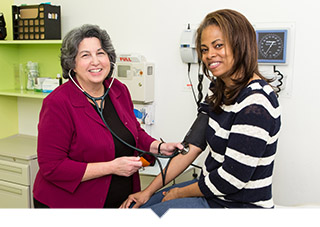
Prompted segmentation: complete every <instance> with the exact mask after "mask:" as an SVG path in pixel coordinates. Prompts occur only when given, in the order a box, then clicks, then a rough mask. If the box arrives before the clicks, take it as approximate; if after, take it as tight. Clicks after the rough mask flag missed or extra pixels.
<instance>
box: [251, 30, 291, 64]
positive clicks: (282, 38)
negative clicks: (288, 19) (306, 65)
mask: <svg viewBox="0 0 320 227" xmlns="http://www.w3.org/2000/svg"><path fill="white" fill-rule="evenodd" d="M256 34H257V44H258V62H259V63H269V64H285V63H286V54H287V34H288V30H287V29H272V30H256Z"/></svg>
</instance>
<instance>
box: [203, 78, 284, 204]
mask: <svg viewBox="0 0 320 227" xmlns="http://www.w3.org/2000/svg"><path fill="white" fill-rule="evenodd" d="M209 95H210V94H209ZM222 110H223V112H222V113H221V114H215V113H214V112H212V111H210V108H209V106H208V105H207V104H206V103H203V104H202V105H201V107H200V111H202V112H205V113H207V114H208V115H209V123H208V127H207V129H206V139H207V142H208V145H209V148H210V151H209V154H208V156H207V158H206V160H205V163H204V166H203V168H202V172H201V175H200V179H199V187H200V190H201V191H202V193H203V194H204V195H205V197H206V199H207V201H208V203H209V205H210V206H211V207H217V206H216V205H215V204H218V206H221V207H227V208H245V207H253V208H256V207H263V208H272V207H273V206H274V204H273V199H272V189H271V186H272V175H273V165H274V158H275V154H276V148H277V141H278V137H279V131H280V126H281V119H280V114H281V113H280V112H281V111H280V107H279V103H278V100H277V97H276V94H275V93H274V92H273V89H272V88H271V86H270V85H268V84H267V82H265V81H264V80H254V81H251V82H250V84H249V85H248V86H247V87H246V88H245V89H243V90H242V91H241V93H240V94H239V96H238V97H237V99H236V101H235V102H234V104H232V105H223V106H222Z"/></svg>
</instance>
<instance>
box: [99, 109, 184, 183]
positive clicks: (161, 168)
mask: <svg viewBox="0 0 320 227" xmlns="http://www.w3.org/2000/svg"><path fill="white" fill-rule="evenodd" d="M96 105H97V104H96ZM98 108H99V107H98V106H96V109H98ZM98 112H99V115H100V117H101V119H102V121H103V123H104V124H105V126H106V127H107V128H108V129H109V131H110V132H111V134H112V135H113V136H114V137H116V138H117V139H118V140H119V141H121V142H122V143H123V144H125V145H126V146H128V147H130V148H132V149H134V150H136V151H138V152H140V153H141V155H140V156H142V155H144V154H147V155H151V156H153V157H154V158H155V160H156V161H157V163H158V164H159V168H160V173H161V177H162V185H163V186H165V185H166V175H167V169H168V166H169V164H170V162H171V160H172V158H174V157H175V156H177V155H178V154H179V151H178V150H177V149H176V150H175V152H174V153H173V154H172V155H168V156H166V155H158V154H153V153H151V152H147V151H144V150H141V149H139V148H137V147H134V146H132V145H131V144H129V143H127V142H126V141H124V140H123V139H121V138H120V137H119V136H118V135H117V134H115V132H113V131H112V130H111V128H110V127H109V125H108V124H107V122H106V121H105V119H104V117H103V115H102V111H101V112H100V111H98ZM159 158H169V161H168V163H167V165H166V167H165V172H163V167H162V164H161V162H160V160H159Z"/></svg>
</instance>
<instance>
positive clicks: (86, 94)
mask: <svg viewBox="0 0 320 227" xmlns="http://www.w3.org/2000/svg"><path fill="white" fill-rule="evenodd" d="M111 64H113V66H114V68H115V67H116V64H115V63H113V62H111ZM71 70H72V69H70V70H69V72H68V76H69V78H70V80H71V81H72V82H73V83H74V85H76V86H77V88H79V89H80V91H81V92H82V93H83V94H84V95H85V96H86V97H87V98H88V99H90V100H91V101H92V102H93V103H94V105H95V108H96V110H97V112H98V114H99V115H100V118H101V119H102V121H103V123H104V124H105V126H106V127H107V128H108V130H109V131H110V133H111V134H112V135H113V136H114V137H116V138H117V139H118V140H119V141H120V142H121V143H123V144H125V145H126V146H128V147H129V148H131V149H133V150H136V151H138V152H140V153H141V155H140V157H141V156H143V155H144V154H148V155H151V156H153V157H154V158H155V160H156V161H157V163H158V164H159V168H160V173H161V176H162V183H163V186H165V177H166V174H167V170H168V166H169V164H170V162H171V160H172V158H174V157H175V156H177V155H178V154H179V153H181V154H185V152H184V150H181V151H180V150H179V149H176V150H175V151H174V153H173V154H172V155H168V156H166V155H161V154H153V153H151V152H147V151H144V150H141V149H139V148H137V147H135V146H132V145H131V144H129V143H127V142H126V141H124V140H123V139H121V138H120V137H119V136H118V135H117V134H116V133H115V132H114V131H112V130H111V128H110V127H109V125H108V124H107V122H106V120H105V119H104V117H103V105H104V100H105V98H106V96H107V95H108V93H109V91H110V88H111V86H112V84H113V81H114V79H115V78H114V77H112V80H111V82H110V84H109V86H108V88H107V89H106V91H105V93H104V94H103V95H102V96H100V97H93V96H91V95H89V94H88V93H87V92H86V91H85V90H83V89H82V88H81V87H80V86H79V85H78V84H77V83H76V82H75V81H74V79H73V78H72V76H71ZM111 76H112V75H111ZM99 100H101V103H100V106H99V104H98V102H97V101H99ZM159 158H168V159H169V161H168V163H167V165H166V169H165V172H163V168H162V164H161V162H160V160H159Z"/></svg>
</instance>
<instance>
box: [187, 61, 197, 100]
mask: <svg viewBox="0 0 320 227" xmlns="http://www.w3.org/2000/svg"><path fill="white" fill-rule="evenodd" d="M190 69H191V63H188V78H189V84H190V86H191V91H192V94H193V98H194V101H195V102H196V104H198V102H197V98H196V94H195V92H194V89H193V84H192V81H191V78H190Z"/></svg>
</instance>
